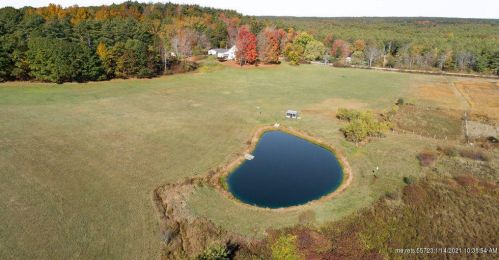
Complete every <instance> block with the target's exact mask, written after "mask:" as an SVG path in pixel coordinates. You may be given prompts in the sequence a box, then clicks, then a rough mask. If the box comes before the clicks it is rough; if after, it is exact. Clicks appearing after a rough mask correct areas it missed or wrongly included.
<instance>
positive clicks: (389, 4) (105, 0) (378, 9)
mask: <svg viewBox="0 0 499 260" xmlns="http://www.w3.org/2000/svg"><path fill="white" fill-rule="evenodd" d="M124 2H127V1H121V0H120V1H115V0H80V1H77V0H35V1H26V0H6V1H2V3H0V8H3V7H14V8H23V7H35V8H38V7H44V6H48V5H49V4H51V3H53V4H57V5H61V6H62V7H64V8H66V7H70V6H75V5H77V6H81V7H89V6H102V5H112V4H121V3H124ZM132 2H134V1H132ZM136 2H139V3H146V4H153V3H168V2H171V3H175V4H186V5H198V6H201V7H211V8H216V9H227V10H234V11H236V12H238V13H241V14H243V15H246V16H258V17H302V18H455V19H487V20H497V19H499V15H498V13H497V12H494V10H499V2H497V1H491V0H477V1H475V4H473V5H469V4H467V3H464V2H457V3H456V2H455V1H450V0H443V1H439V2H436V3H435V2H434V1H431V0H421V1H419V2H417V3H404V6H401V5H400V4H398V1H396V0H378V1H376V2H374V1H367V0H354V3H351V2H349V3H342V2H340V3H331V2H328V3H321V1H320V0H309V1H307V4H308V5H310V6H314V5H315V6H317V8H313V7H312V8H307V9H306V10H303V7H302V6H301V5H300V4H298V2H293V3H286V8H283V7H282V6H280V5H282V3H276V2H269V1H264V0H255V1H252V2H251V3H248V2H239V1H230V0H218V1H208V0H177V1H136ZM430 5H431V7H432V8H427V6H430ZM449 6H452V8H448V7H449ZM276 10H278V11H276Z"/></svg>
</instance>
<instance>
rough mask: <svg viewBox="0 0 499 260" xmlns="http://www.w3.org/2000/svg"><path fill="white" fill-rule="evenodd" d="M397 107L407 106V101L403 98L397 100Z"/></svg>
mask: <svg viewBox="0 0 499 260" xmlns="http://www.w3.org/2000/svg"><path fill="white" fill-rule="evenodd" d="M395 104H396V105H397V106H402V105H404V104H405V100H404V99H403V98H399V99H397V103H395Z"/></svg>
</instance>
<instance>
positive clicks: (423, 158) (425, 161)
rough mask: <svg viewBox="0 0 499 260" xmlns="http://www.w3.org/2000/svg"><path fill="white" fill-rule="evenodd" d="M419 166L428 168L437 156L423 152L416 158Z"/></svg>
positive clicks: (430, 152) (429, 152)
mask: <svg viewBox="0 0 499 260" xmlns="http://www.w3.org/2000/svg"><path fill="white" fill-rule="evenodd" d="M417 158H418V160H419V163H420V164H421V166H430V165H431V164H432V163H433V162H434V161H435V160H436V159H437V155H436V154H435V153H434V152H432V151H424V152H421V153H419V154H418V156H417Z"/></svg>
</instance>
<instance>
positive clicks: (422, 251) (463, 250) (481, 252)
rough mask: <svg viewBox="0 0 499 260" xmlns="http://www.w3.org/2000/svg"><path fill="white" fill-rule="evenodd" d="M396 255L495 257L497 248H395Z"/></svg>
mask: <svg viewBox="0 0 499 260" xmlns="http://www.w3.org/2000/svg"><path fill="white" fill-rule="evenodd" d="M395 253H398V254H456V255H460V254H467V255H485V254H489V255H497V247H415V248H396V249H395Z"/></svg>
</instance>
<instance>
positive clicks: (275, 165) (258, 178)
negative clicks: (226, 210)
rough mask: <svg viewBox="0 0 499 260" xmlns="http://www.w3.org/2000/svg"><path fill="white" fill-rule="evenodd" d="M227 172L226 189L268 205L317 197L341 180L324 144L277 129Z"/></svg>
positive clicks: (262, 204)
mask: <svg viewBox="0 0 499 260" xmlns="http://www.w3.org/2000/svg"><path fill="white" fill-rule="evenodd" d="M253 155H254V156H255V158H254V159H253V160H251V161H244V162H243V163H242V164H241V165H240V166H239V167H238V168H237V169H236V170H234V171H233V172H232V173H230V174H229V176H228V177H227V182H228V186H229V191H230V192H231V193H232V194H233V195H234V196H235V197H236V198H237V199H239V200H241V201H243V202H245V203H248V204H252V205H256V206H260V207H268V208H281V207H289V206H295V205H300V204H304V203H307V202H308V201H311V200H315V199H318V198H320V197H322V196H324V195H326V194H328V193H330V192H332V191H334V190H335V189H336V188H338V186H339V185H340V184H341V181H342V178H343V172H342V169H341V166H340V163H339V162H338V160H337V159H336V156H335V155H334V154H333V153H331V152H330V151H328V150H327V149H325V148H322V147H320V146H318V145H316V144H313V143H311V142H308V141H306V140H304V139H301V138H299V137H296V136H294V135H291V134H287V133H284V132H280V131H270V132H266V133H264V134H263V136H262V137H261V138H260V141H259V142H258V144H257V145H256V149H255V150H254V151H253Z"/></svg>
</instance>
